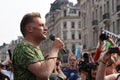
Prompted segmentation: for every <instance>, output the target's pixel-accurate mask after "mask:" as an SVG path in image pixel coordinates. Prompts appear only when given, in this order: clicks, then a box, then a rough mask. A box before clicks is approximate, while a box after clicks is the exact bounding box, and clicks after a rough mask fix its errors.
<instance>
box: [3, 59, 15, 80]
mask: <svg viewBox="0 0 120 80" xmlns="http://www.w3.org/2000/svg"><path fill="white" fill-rule="evenodd" d="M5 66H6V68H5V69H3V70H2V71H1V72H2V73H3V74H5V75H7V76H8V77H9V78H10V80H14V79H13V69H12V61H11V60H8V62H7V64H6V65H5Z"/></svg>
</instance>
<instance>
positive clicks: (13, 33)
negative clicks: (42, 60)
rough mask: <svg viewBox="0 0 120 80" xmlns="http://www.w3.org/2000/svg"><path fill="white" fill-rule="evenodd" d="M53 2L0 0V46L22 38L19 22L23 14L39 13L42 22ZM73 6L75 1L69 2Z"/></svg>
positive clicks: (51, 0)
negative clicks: (19, 37)
mask: <svg viewBox="0 0 120 80" xmlns="http://www.w3.org/2000/svg"><path fill="white" fill-rule="evenodd" d="M54 1H55V0H0V10H1V11H0V45H3V43H7V44H9V43H10V42H11V41H12V40H16V39H18V36H22V34H21V32H20V27H19V24H20V21H21V19H22V17H23V15H24V14H26V13H29V12H40V14H41V16H42V18H43V20H44V21H45V15H46V13H48V12H49V10H50V4H51V3H53V2H54ZM69 1H70V2H73V3H74V4H75V3H77V0H69Z"/></svg>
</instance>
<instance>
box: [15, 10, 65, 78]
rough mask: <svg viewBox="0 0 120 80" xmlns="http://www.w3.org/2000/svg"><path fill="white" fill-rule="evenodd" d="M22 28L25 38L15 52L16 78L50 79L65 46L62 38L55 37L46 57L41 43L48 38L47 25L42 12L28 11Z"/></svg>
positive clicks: (23, 19)
mask: <svg viewBox="0 0 120 80" xmlns="http://www.w3.org/2000/svg"><path fill="white" fill-rule="evenodd" d="M20 30H21V33H22V35H23V37H24V40H23V41H22V42H20V43H19V44H18V45H17V46H16V48H15V49H14V52H13V71H14V80H48V79H49V77H50V75H51V73H52V71H53V69H54V66H55V65H56V60H57V57H58V53H59V51H60V50H61V49H63V47H64V43H63V41H62V40H60V38H55V40H54V42H53V44H52V47H51V50H50V52H49V53H50V54H48V57H47V59H44V57H43V54H42V52H41V49H40V43H41V42H42V41H43V40H45V39H46V38H47V31H48V29H47V27H46V26H45V24H44V22H43V20H42V19H41V16H40V13H38V12H32V13H27V14H25V15H24V17H23V18H22V20H21V23H20Z"/></svg>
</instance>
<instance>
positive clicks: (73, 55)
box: [68, 54, 77, 59]
mask: <svg viewBox="0 0 120 80" xmlns="http://www.w3.org/2000/svg"><path fill="white" fill-rule="evenodd" d="M71 57H75V58H76V59H77V57H76V55H75V54H71V55H69V58H68V59H70V58H71Z"/></svg>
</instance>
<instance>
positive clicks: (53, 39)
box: [49, 34, 67, 54]
mask: <svg viewBox="0 0 120 80" xmlns="http://www.w3.org/2000/svg"><path fill="white" fill-rule="evenodd" d="M49 38H50V40H52V41H55V35H54V34H51V35H50V36H49ZM62 51H63V52H64V53H65V54H66V53H67V52H66V50H65V49H62Z"/></svg>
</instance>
